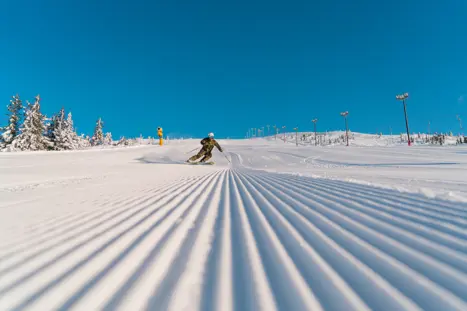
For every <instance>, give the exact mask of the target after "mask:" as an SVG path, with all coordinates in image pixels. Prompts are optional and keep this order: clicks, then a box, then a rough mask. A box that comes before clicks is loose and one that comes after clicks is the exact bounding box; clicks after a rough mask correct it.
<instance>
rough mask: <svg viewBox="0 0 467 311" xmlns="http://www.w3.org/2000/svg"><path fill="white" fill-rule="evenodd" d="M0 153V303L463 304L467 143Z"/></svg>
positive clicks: (154, 306)
mask: <svg viewBox="0 0 467 311" xmlns="http://www.w3.org/2000/svg"><path fill="white" fill-rule="evenodd" d="M371 141H372V140H371V139H370V140H368V143H362V144H360V145H355V144H353V145H351V146H350V147H345V146H327V147H315V146H307V145H299V146H298V147H297V146H295V144H293V143H291V142H290V141H289V142H287V143H284V141H281V140H280V139H278V140H277V141H276V140H263V139H257V140H238V141H234V140H225V141H222V140H221V141H219V142H220V144H221V145H222V147H224V148H225V150H226V151H225V155H226V156H227V158H228V159H229V160H230V161H231V163H230V162H228V161H227V159H226V158H225V157H224V156H223V155H222V154H221V153H219V152H217V151H216V150H214V157H213V160H214V161H215V162H216V165H214V166H201V165H188V164H186V163H183V161H184V160H185V159H186V158H188V157H189V154H185V152H187V151H189V150H191V149H194V148H196V147H199V146H200V145H199V141H197V140H189V141H171V142H170V144H168V145H166V146H163V147H159V146H136V147H129V148H116V149H111V148H110V149H104V150H95V149H93V150H86V151H73V152H24V153H3V154H0V310H87V311H88V310H177V311H180V310H222V311H231V310H242V311H243V310H245V311H246V310H268V311H272V310H294V311H299V310H391V311H393V310H437V311H439V310H443V311H445V310H467V203H466V202H467V148H464V147H457V146H449V147H434V146H413V147H407V146H404V145H395V144H384V143H379V144H378V143H374V144H371Z"/></svg>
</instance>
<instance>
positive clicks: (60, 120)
mask: <svg viewBox="0 0 467 311" xmlns="http://www.w3.org/2000/svg"><path fill="white" fill-rule="evenodd" d="M64 120H65V109H64V108H62V109H60V111H59V112H58V113H57V114H56V115H54V116H52V118H50V122H49V123H48V124H47V125H46V134H45V135H46V137H47V138H48V139H49V141H50V142H51V143H52V149H54V150H63V148H62V137H63V128H64Z"/></svg>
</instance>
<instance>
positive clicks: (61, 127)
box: [0, 95, 112, 151]
mask: <svg viewBox="0 0 467 311" xmlns="http://www.w3.org/2000/svg"><path fill="white" fill-rule="evenodd" d="M26 103H27V105H26V106H24V105H23V102H22V100H21V99H20V97H19V95H15V96H13V98H12V99H11V100H10V104H9V105H8V106H7V109H8V114H7V116H8V124H7V126H5V127H1V128H0V151H26V150H30V151H38V150H76V149H84V148H88V147H91V146H98V145H111V144H112V134H111V133H106V134H105V135H104V132H103V125H104V124H103V122H102V119H101V118H99V119H98V120H97V121H96V126H95V128H94V134H93V136H92V137H89V136H85V135H84V134H81V135H78V134H77V132H76V130H75V127H74V125H73V118H72V114H71V112H69V113H68V114H66V113H65V109H64V108H62V109H61V110H60V111H59V112H58V113H56V114H55V115H53V116H52V117H50V118H48V117H47V116H46V115H44V114H43V113H42V112H41V98H40V96H39V95H37V96H36V97H35V98H34V103H33V104H31V103H30V102H28V101H26Z"/></svg>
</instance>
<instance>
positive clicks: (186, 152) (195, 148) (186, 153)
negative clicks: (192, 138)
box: [185, 147, 198, 154]
mask: <svg viewBox="0 0 467 311" xmlns="http://www.w3.org/2000/svg"><path fill="white" fill-rule="evenodd" d="M195 150H198V147H196V148H195V149H193V150H191V151H188V152H185V154H188V153H192V152H193V151H195Z"/></svg>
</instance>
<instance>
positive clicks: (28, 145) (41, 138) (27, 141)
mask: <svg viewBox="0 0 467 311" xmlns="http://www.w3.org/2000/svg"><path fill="white" fill-rule="evenodd" d="M40 108H41V107H40V96H39V95H37V96H36V98H35V102H34V104H30V103H29V102H28V106H27V107H26V109H25V119H24V122H23V124H22V126H21V128H20V132H21V133H20V134H19V135H18V136H17V137H15V139H14V140H13V141H12V143H11V145H10V150H12V151H13V150H33V151H35V150H46V149H48V148H51V147H52V142H51V141H50V139H49V138H48V137H47V136H46V135H44V134H45V131H46V125H45V120H46V117H45V116H44V115H43V114H42V113H41V110H40Z"/></svg>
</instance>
